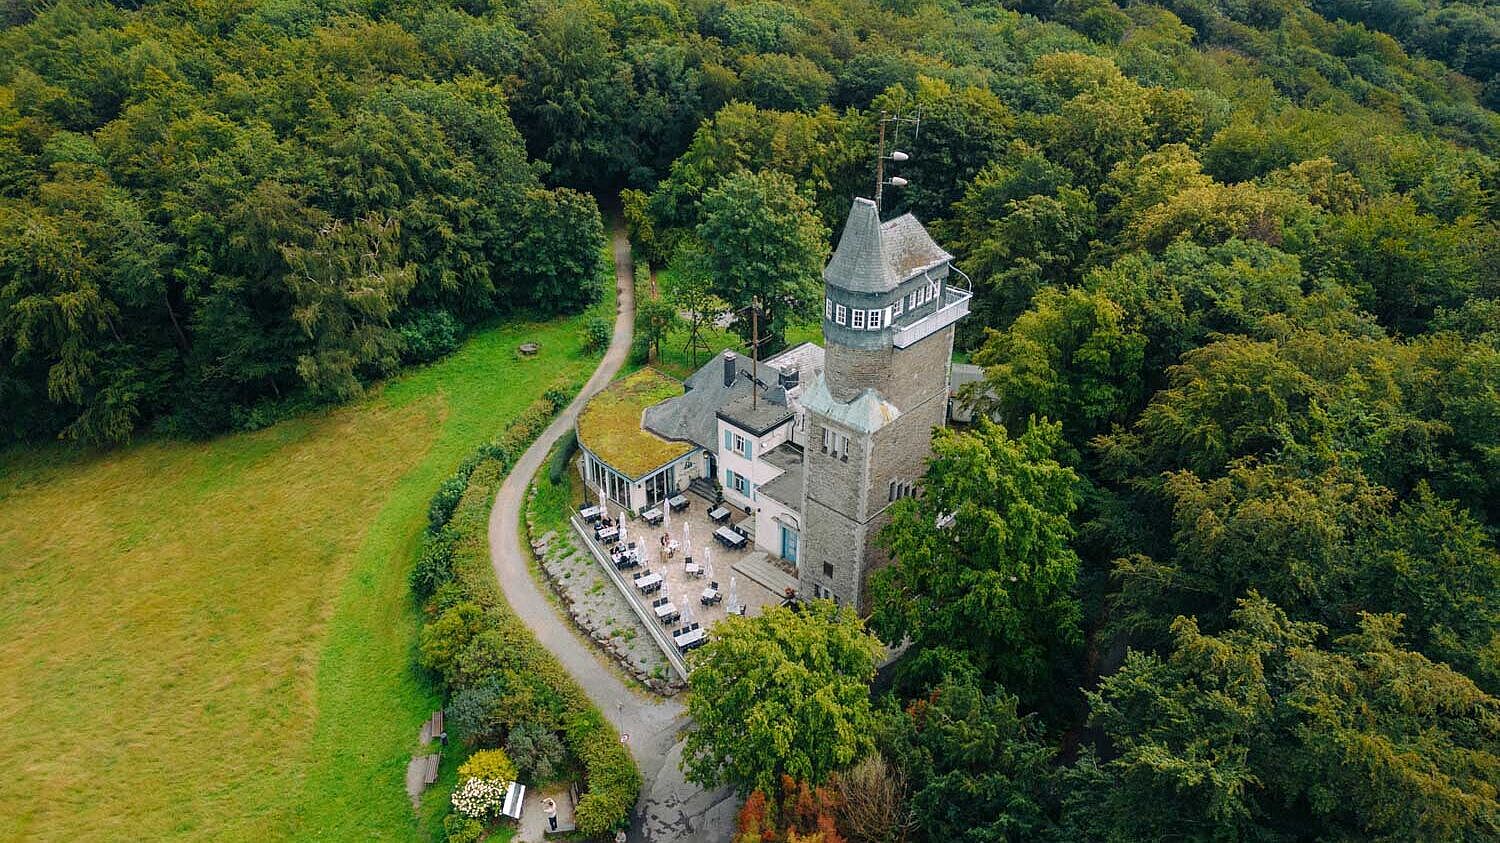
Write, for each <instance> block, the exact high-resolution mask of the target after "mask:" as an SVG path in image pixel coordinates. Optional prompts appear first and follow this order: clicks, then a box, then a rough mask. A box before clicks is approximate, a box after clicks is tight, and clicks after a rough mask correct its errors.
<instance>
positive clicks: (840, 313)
mask: <svg viewBox="0 0 1500 843" xmlns="http://www.w3.org/2000/svg"><path fill="white" fill-rule="evenodd" d="M847 314H848V309H847V308H845V307H844V306H843V305H841V304H836V305H834V306H833V321H835V322H837V323H839V324H840V325H843V324H845V323H844V319H845V317H846V316H847Z"/></svg>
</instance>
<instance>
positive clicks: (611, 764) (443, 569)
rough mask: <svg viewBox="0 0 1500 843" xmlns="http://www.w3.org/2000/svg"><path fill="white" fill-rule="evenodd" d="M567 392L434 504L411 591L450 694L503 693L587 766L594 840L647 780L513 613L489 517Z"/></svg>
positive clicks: (487, 448)
mask: <svg viewBox="0 0 1500 843" xmlns="http://www.w3.org/2000/svg"><path fill="white" fill-rule="evenodd" d="M569 394H570V393H569V391H564V390H550V391H549V392H548V393H547V394H546V396H544V397H543V398H541V399H538V400H537V401H535V402H533V403H532V405H531V406H530V407H528V408H527V409H526V411H525V412H524V413H522V415H521V417H520V418H519V419H517V420H516V422H515V423H514V424H512V425H511V426H510V428H509V429H507V430H506V432H505V434H504V435H503V436H501V437H500V439H498V440H497V441H495V442H492V443H489V444H487V445H484V446H483V447H481V448H479V449H478V450H477V451H476V452H475V453H474V454H473V455H472V456H471V457H469V458H468V459H466V460H465V461H464V462H463V464H462V465H461V466H460V467H459V469H458V471H456V472H455V473H454V475H453V476H452V477H450V478H449V479H448V480H447V481H445V482H444V483H443V485H442V486H441V487H440V488H439V490H438V493H437V494H436V495H434V496H433V500H432V506H431V507H430V509H429V512H428V515H429V525H428V533H427V540H426V541H425V542H424V548H423V554H422V559H421V561H420V562H419V563H418V565H417V568H416V570H414V571H413V574H412V588H413V590H414V591H415V593H416V594H417V596H418V598H419V599H422V600H423V601H424V609H425V611H426V613H427V615H428V617H429V618H430V619H429V621H428V622H427V623H426V624H425V625H424V626H423V629H422V641H421V655H420V660H421V663H422V665H423V667H426V668H427V669H429V670H433V671H434V672H436V673H437V674H438V675H439V676H440V677H441V679H442V682H443V684H444V687H445V688H446V689H447V691H448V693H449V694H450V695H452V694H458V693H461V692H463V691H466V690H472V689H476V688H480V687H485V688H496V687H498V688H500V689H501V693H500V695H499V699H500V703H499V705H500V707H501V708H503V709H505V711H504V713H503V714H504V716H503V718H502V719H504V720H506V721H508V722H510V723H519V722H528V723H536V724H539V725H543V726H545V727H547V728H549V729H553V730H555V731H560V732H562V733H563V737H564V742H565V743H566V745H567V747H568V750H569V752H570V753H571V754H572V755H573V757H574V758H575V759H576V760H577V761H578V762H579V764H580V765H581V766H582V768H583V774H584V778H585V787H586V790H585V792H584V794H583V796H582V798H581V799H580V800H579V803H578V808H577V823H578V829H579V831H581V832H583V833H584V834H586V835H589V836H594V835H600V834H605V833H607V832H609V831H611V830H613V829H615V828H618V827H621V826H623V825H624V824H625V822H626V820H627V818H628V816H629V813H630V808H631V806H632V805H634V804H635V801H636V797H637V795H638V794H639V793H640V788H641V775H640V771H639V770H637V769H636V767H635V762H634V760H633V759H632V758H631V757H630V752H629V751H628V750H627V749H626V748H625V746H624V745H623V744H621V743H620V739H619V735H618V733H616V732H615V730H614V728H613V727H612V726H610V724H609V722H608V721H606V720H605V719H604V717H603V715H601V714H600V713H599V710H598V709H597V708H595V707H594V705H593V703H592V702H591V701H590V700H589V698H588V696H587V695H586V694H585V693H584V691H583V689H582V688H581V687H579V685H578V683H576V682H575V681H573V677H572V676H570V675H568V673H567V671H566V670H564V669H563V667H562V665H561V664H560V663H558V661H557V660H556V658H554V657H553V655H552V654H551V653H550V652H548V651H547V650H546V649H545V648H543V647H542V646H541V644H539V643H538V642H537V640H536V638H534V637H533V636H532V634H531V631H530V630H529V629H527V628H526V626H525V624H524V623H522V622H521V620H520V619H519V618H517V617H516V615H515V614H514V613H513V612H512V611H511V608H510V606H509V604H507V603H506V602H505V598H504V597H503V595H502V594H501V593H500V590H499V588H498V586H497V584H496V582H495V574H494V571H493V570H492V568H491V567H490V554H489V537H488V533H489V520H490V509H491V506H492V505H493V503H494V500H495V495H496V493H497V492H498V491H499V488H500V484H501V482H502V481H503V480H504V479H505V475H506V474H507V473H508V472H509V469H510V465H511V463H512V461H513V460H514V459H515V458H516V457H518V456H520V454H521V453H522V452H523V451H524V450H525V449H526V446H527V445H528V444H530V443H531V442H532V441H533V440H534V439H535V438H536V437H537V435H538V434H540V433H541V431H542V430H543V429H544V428H545V427H546V426H547V423H548V422H549V421H550V420H551V419H552V417H553V416H554V415H556V413H557V411H558V410H559V409H560V408H561V407H562V406H564V405H565V404H566V403H567V401H568V400H569Z"/></svg>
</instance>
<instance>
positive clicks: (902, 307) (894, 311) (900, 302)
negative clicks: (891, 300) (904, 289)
mask: <svg viewBox="0 0 1500 843" xmlns="http://www.w3.org/2000/svg"><path fill="white" fill-rule="evenodd" d="M905 311H906V296H902V297H901V298H899V299H896V303H895V304H893V305H891V318H892V319H894V318H896V317H897V316H900V315H901V314H902V313H904V312H905Z"/></svg>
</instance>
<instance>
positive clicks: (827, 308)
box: [823, 299, 833, 319]
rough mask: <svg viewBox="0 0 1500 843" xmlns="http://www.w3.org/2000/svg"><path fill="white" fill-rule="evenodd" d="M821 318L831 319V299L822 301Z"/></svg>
mask: <svg viewBox="0 0 1500 843" xmlns="http://www.w3.org/2000/svg"><path fill="white" fill-rule="evenodd" d="M823 318H824V319H832V318H833V299H823Z"/></svg>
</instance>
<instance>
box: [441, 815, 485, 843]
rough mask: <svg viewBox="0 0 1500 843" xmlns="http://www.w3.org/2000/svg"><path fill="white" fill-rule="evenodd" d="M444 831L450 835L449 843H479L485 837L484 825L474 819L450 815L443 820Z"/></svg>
mask: <svg viewBox="0 0 1500 843" xmlns="http://www.w3.org/2000/svg"><path fill="white" fill-rule="evenodd" d="M443 831H444V833H446V834H447V835H448V843H478V840H479V838H481V837H483V836H484V825H483V824H482V823H480V822H479V820H476V819H474V818H473V817H466V816H464V815H463V814H449V815H448V816H446V817H444V818H443Z"/></svg>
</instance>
